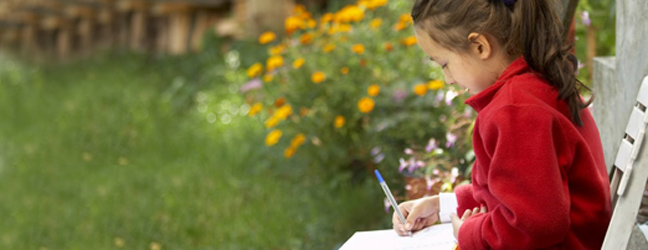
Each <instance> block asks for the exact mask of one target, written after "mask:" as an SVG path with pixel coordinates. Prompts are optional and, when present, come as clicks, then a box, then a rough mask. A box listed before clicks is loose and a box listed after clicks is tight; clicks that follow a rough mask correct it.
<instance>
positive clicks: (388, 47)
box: [385, 42, 394, 51]
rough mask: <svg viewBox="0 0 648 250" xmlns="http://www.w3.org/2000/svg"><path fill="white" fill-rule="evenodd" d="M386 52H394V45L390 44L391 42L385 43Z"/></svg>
mask: <svg viewBox="0 0 648 250" xmlns="http://www.w3.org/2000/svg"><path fill="white" fill-rule="evenodd" d="M385 50H386V51H392V50H394V45H393V44H392V43H389V42H387V43H385Z"/></svg>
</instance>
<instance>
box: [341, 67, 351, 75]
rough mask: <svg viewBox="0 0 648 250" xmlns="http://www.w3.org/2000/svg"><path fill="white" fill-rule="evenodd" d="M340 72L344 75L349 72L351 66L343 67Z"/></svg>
mask: <svg viewBox="0 0 648 250" xmlns="http://www.w3.org/2000/svg"><path fill="white" fill-rule="evenodd" d="M340 72H341V73H342V74H343V75H346V74H349V67H342V69H340Z"/></svg>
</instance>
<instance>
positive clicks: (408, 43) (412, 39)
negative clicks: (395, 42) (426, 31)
mask: <svg viewBox="0 0 648 250" xmlns="http://www.w3.org/2000/svg"><path fill="white" fill-rule="evenodd" d="M401 43H402V44H403V45H405V46H408V47H409V46H412V45H415V44H417V43H418V41H417V40H416V37H415V36H409V37H407V38H405V39H403V40H402V41H401Z"/></svg>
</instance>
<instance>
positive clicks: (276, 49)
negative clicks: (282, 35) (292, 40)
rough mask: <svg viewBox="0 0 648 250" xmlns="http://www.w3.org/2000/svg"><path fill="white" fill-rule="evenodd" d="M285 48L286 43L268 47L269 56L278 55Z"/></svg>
mask: <svg viewBox="0 0 648 250" xmlns="http://www.w3.org/2000/svg"><path fill="white" fill-rule="evenodd" d="M285 50H286V45H285V44H279V45H277V46H274V47H272V48H270V55H271V56H278V55H280V54H281V53H283V52H284V51H285Z"/></svg>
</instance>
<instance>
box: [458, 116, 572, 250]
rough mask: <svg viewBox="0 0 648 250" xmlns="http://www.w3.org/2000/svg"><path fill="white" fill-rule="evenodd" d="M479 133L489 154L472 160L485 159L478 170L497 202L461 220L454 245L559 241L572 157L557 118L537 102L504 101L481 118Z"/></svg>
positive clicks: (526, 245) (565, 221) (533, 245)
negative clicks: (567, 167)
mask: <svg viewBox="0 0 648 250" xmlns="http://www.w3.org/2000/svg"><path fill="white" fill-rule="evenodd" d="M480 137H481V141H482V142H483V145H484V146H483V150H484V151H485V154H487V155H488V156H490V157H482V159H477V161H489V162H482V164H480V165H479V166H488V169H482V170H480V171H485V175H486V177H485V178H486V179H485V180H484V181H485V182H486V183H487V185H488V191H489V193H490V194H489V195H492V196H493V197H492V198H493V199H496V200H497V201H498V202H499V203H498V205H496V206H495V207H489V209H490V210H489V211H488V212H487V213H485V214H479V215H476V216H473V217H471V218H469V219H467V220H466V221H465V222H464V224H463V225H462V226H461V228H460V229H459V234H458V241H459V247H460V248H461V249H539V248H547V247H550V246H552V245H555V244H558V243H560V242H562V241H563V240H564V238H565V236H566V235H567V233H568V230H569V225H570V217H569V208H570V197H569V192H568V188H569V187H568V186H567V184H566V183H567V182H566V179H565V178H566V172H565V169H563V168H564V167H565V165H566V164H567V162H568V161H570V159H571V158H572V156H571V153H570V151H569V147H568V146H567V145H566V143H567V141H566V139H565V136H564V134H563V131H562V128H561V125H560V123H559V120H558V118H556V117H555V116H554V115H553V114H552V113H550V112H549V111H546V110H543V109H541V108H539V107H532V106H523V107H520V106H505V107H502V108H500V109H499V110H497V111H496V112H494V113H491V117H490V118H486V119H484V120H482V124H481V125H480ZM560 152H563V153H560ZM565 152H567V153H565ZM473 171H475V170H473Z"/></svg>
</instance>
